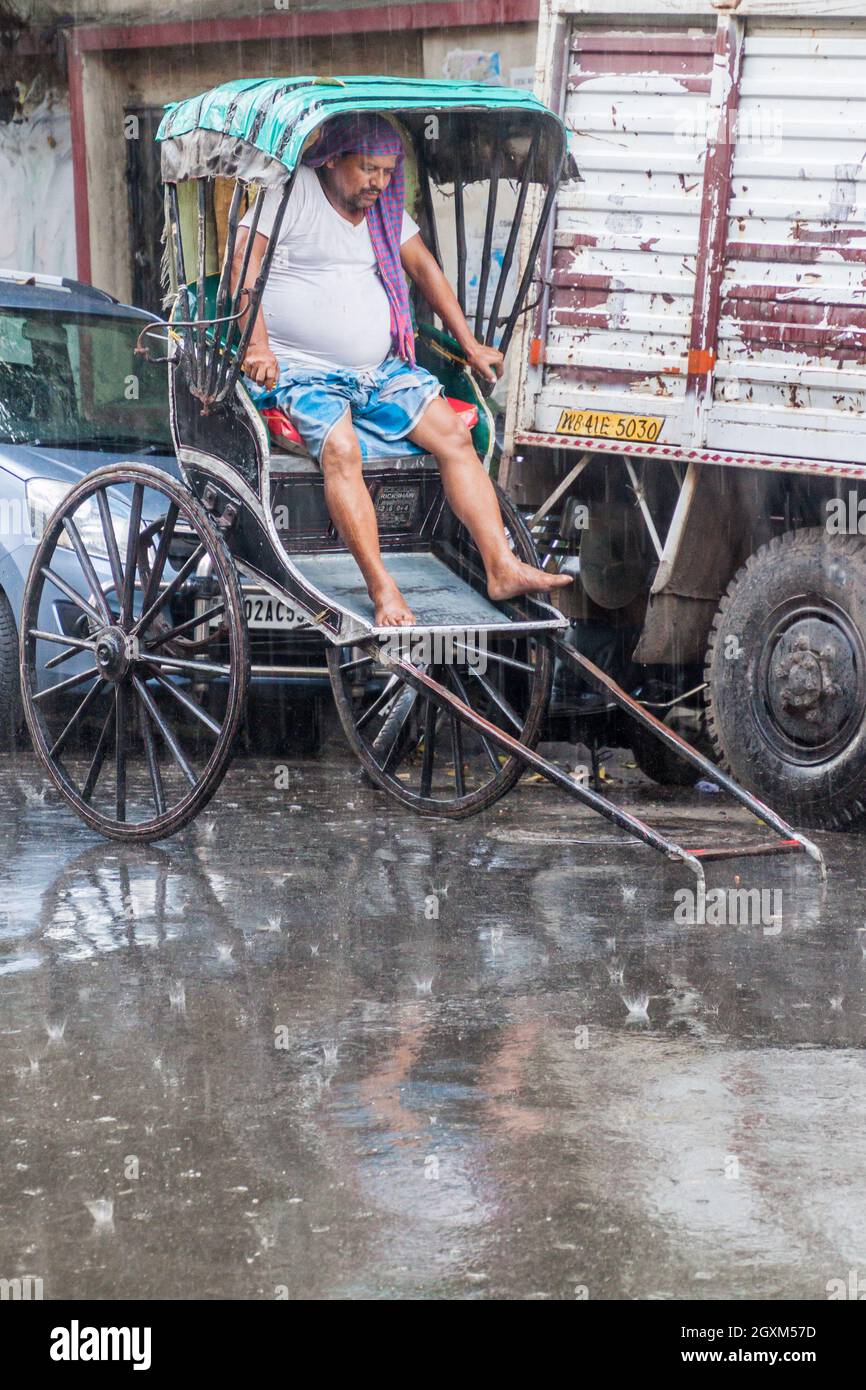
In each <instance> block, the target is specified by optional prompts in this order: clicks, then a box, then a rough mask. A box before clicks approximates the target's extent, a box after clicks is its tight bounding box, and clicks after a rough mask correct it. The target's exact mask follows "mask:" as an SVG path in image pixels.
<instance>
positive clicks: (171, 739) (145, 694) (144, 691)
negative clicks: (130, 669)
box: [132, 676, 198, 787]
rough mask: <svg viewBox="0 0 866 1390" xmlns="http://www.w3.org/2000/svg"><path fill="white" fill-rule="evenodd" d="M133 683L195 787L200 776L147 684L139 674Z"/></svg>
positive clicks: (180, 766) (184, 772)
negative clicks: (159, 708)
mask: <svg viewBox="0 0 866 1390" xmlns="http://www.w3.org/2000/svg"><path fill="white" fill-rule="evenodd" d="M132 683H133V685H134V686H135V688H136V690H137V691H138V697H139V699H140V700H141V702H142V703H143V705H144V707H145V709H146V710H147V712H148V714H149V715H150V717H151V719H152V720H153V722H154V725H155V726H156V728H157V729H158V731H159V733H160V734H161V736H162V739H163V741H164V743H165V745H166V747H167V748H168V750H169V752H170V753H171V756H172V757H173V758H174V760H175V762H176V763H177V765H178V767H179V768H180V770H181V772H182V773H183V775H184V777H185V778H186V780H187V781H188V782H189V784H190V786H191V787H194V786H195V785H196V783H197V781H198V778H197V777H196V775H195V773H194V772H193V770H192V768H191V767H190V765H189V763H188V762H187V760H186V758H185V757H184V753H183V749H182V748H181V746H180V744H179V743H178V741H177V739H176V738H175V736H174V734H173V733H172V731H171V729H170V728H169V726H168V724H167V723H166V722H165V720H164V719H163V717H162V715H161V714H160V712H159V710H158V709H157V707H156V704H155V703H154V700H153V698H152V696H151V693H150V691H149V690H148V688H147V686H146V685H145V684H144V683H143V682H142V681H140V680H139V679H138V676H133V678H132Z"/></svg>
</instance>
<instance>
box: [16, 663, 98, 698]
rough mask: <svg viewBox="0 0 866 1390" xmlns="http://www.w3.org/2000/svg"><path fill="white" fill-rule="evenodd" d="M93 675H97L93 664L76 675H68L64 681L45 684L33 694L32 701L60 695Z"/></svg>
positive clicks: (90, 678)
mask: <svg viewBox="0 0 866 1390" xmlns="http://www.w3.org/2000/svg"><path fill="white" fill-rule="evenodd" d="M94 676H99V679H100V680H101V679H102V677H101V676H100V675H99V672H98V671H97V669H96V667H95V666H92V667H91V668H90V670H89V671H81V672H80V673H79V674H78V675H77V676H68V677H67V679H66V680H65V681H59V682H58V684H57V685H47V686H46V687H45V689H44V690H38V691H37V692H36V694H35V695H34V696H33V699H34V701H37V702H38V701H40V700H46V699H48V697H49V696H51V695H54V696H56V695H62V694H63V693H64V692H65V691H67V690H73V689H74V688H75V686H76V685H83V684H84V682H85V681H89V680H92V679H93V677H94Z"/></svg>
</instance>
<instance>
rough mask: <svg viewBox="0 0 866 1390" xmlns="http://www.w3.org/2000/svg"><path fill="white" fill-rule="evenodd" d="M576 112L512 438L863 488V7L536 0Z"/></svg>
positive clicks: (550, 91)
mask: <svg viewBox="0 0 866 1390" xmlns="http://www.w3.org/2000/svg"><path fill="white" fill-rule="evenodd" d="M536 91H537V92H538V94H539V95H540V96H542V98H543V99H544V100H546V101H547V103H548V104H549V105H550V106H551V107H552V108H553V109H554V110H557V111H559V112H560V113H561V114H562V115H563V116H564V118H565V121H566V124H567V125H568V127H569V129H570V131H571V136H570V147H571V151H572V153H573V155H574V157H575V159H576V161H577V165H578V167H579V169H580V171H581V174H582V176H583V182H571V183H569V184H567V185H564V186H563V189H562V192H561V193H560V195H559V196H558V199H557V206H556V210H555V214H554V217H553V218H552V219H551V224H552V225H551V227H550V233H549V236H548V239H547V244H546V248H544V249H543V252H542V258H541V262H540V266H541V272H542V275H543V277H544V282H543V283H542V285H541V287H540V289H539V296H538V304H537V307H536V309H535V311H534V312H533V313H531V314H527V315H526V316H525V317H524V320H523V327H522V330H521V336H520V337H516V338H515V352H514V359H515V363H516V366H515V370H514V373H513V377H512V383H511V389H510V394H509V407H508V421H507V432H506V451H507V452H508V453H511V454H514V453H517V454H520V453H522V452H524V451H525V449H526V446H532V445H534V446H538V447H541V448H556V449H567V450H574V451H577V453H578V454H579V453H582V452H586V451H590V452H592V453H613V454H617V453H620V454H628V455H631V456H637V457H645V458H658V459H672V460H684V461H686V462H690V461H697V462H704V463H714V464H719V465H723V466H724V465H728V466H739V467H747V468H761V469H770V470H792V471H795V472H800V473H804V472H812V473H815V472H818V473H826V474H828V475H831V476H832V475H835V476H848V477H853V478H858V479H859V478H866V428H864V409H866V3H864V2H863V0H810V3H808V4H803V3H790V2H789V0H740V3H736V0H718V3H715V4H713V3H711V0H645V2H644V3H643V4H634V3H630V0H541V22H540V28H539V47H538V58H537V71H536Z"/></svg>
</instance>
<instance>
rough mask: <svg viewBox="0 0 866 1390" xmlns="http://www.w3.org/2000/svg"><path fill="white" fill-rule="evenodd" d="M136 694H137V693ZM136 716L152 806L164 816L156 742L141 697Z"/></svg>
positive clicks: (162, 791)
mask: <svg viewBox="0 0 866 1390" xmlns="http://www.w3.org/2000/svg"><path fill="white" fill-rule="evenodd" d="M136 694H138V692H137V691H136ZM138 716H139V721H140V723H141V736H142V739H143V740H144V756H145V758H146V760H147V771H148V773H149V775H150V786H151V790H152V792H153V804H154V806H155V807H156V814H157V815H158V816H164V815H165V790H164V788H163V785H162V773H161V772H160V769H159V759H158V756H157V751H156V741H155V739H154V737H153V728H152V726H151V721H150V713H149V711H148V708H147V706H146V705H145V704H144V702H143V701H142V699H141V696H139V697H138Z"/></svg>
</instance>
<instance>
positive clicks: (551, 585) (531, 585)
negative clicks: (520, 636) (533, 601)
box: [487, 557, 572, 602]
mask: <svg viewBox="0 0 866 1390" xmlns="http://www.w3.org/2000/svg"><path fill="white" fill-rule="evenodd" d="M571 583H572V577H571V575H570V574H548V573H547V571H546V570H539V569H536V568H535V566H534V565H525V564H524V563H523V561H522V560H518V559H517V558H516V557H514V558H512V560H511V562H510V563H509V564H508V565H506V566H503V568H502V569H500V570H497V571H496V572H495V574H491V575H490V576H489V577H488V580H487V592H488V594H489V595H490V597H491V598H492V599H493V600H494V602H495V601H496V600H497V599H503V598H517V596H518V594H537V593H548V592H549V591H550V590H551V589H564V588H565V587H566V585H567V584H571Z"/></svg>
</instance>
